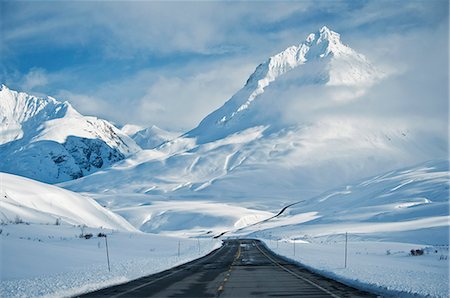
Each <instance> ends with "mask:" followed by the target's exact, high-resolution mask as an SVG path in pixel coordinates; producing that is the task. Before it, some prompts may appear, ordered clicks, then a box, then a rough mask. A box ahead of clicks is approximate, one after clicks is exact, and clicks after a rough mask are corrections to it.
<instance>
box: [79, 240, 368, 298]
mask: <svg viewBox="0 0 450 298" xmlns="http://www.w3.org/2000/svg"><path fill="white" fill-rule="evenodd" d="M219 296H220V297H375V296H374V295H372V294H369V293H366V292H362V291H359V290H356V289H354V288H351V287H348V286H346V285H343V284H341V283H338V282H336V281H334V280H331V279H327V278H325V277H322V276H320V275H317V274H313V273H311V272H310V271H308V270H306V269H303V268H301V267H298V266H297V265H294V264H291V263H288V262H286V261H285V260H283V259H281V258H279V257H277V256H275V255H274V254H273V253H272V252H270V251H269V250H267V249H266V248H265V246H264V245H262V243H261V242H260V241H258V240H252V239H236V240H225V241H224V245H223V246H222V247H221V248H219V249H217V250H215V251H213V252H212V253H210V254H209V255H207V256H205V257H203V258H200V259H197V260H195V261H192V262H190V263H186V264H183V265H181V266H178V267H175V268H172V269H169V270H166V271H164V272H161V273H158V274H154V275H150V276H147V277H142V278H140V279H137V280H134V281H131V282H128V283H125V284H122V285H117V286H113V287H110V288H106V289H102V290H99V291H96V292H92V293H88V294H86V295H83V296H82V297H219Z"/></svg>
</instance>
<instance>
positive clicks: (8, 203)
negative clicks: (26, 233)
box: [0, 173, 136, 231]
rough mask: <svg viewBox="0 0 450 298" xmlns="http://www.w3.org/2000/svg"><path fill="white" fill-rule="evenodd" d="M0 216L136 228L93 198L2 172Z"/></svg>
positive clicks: (7, 219) (12, 220)
mask: <svg viewBox="0 0 450 298" xmlns="http://www.w3.org/2000/svg"><path fill="white" fill-rule="evenodd" d="M0 184H1V185H0V220H1V222H2V223H3V224H8V223H19V222H25V223H37V224H52V225H54V224H56V221H57V220H58V222H59V224H63V225H64V224H70V225H87V226H89V227H96V228H99V227H103V228H108V229H115V230H124V231H136V230H135V229H134V228H133V226H131V225H130V224H129V223H128V222H127V221H126V220H124V219H123V218H122V217H120V216H118V215H116V214H114V213H113V212H111V211H109V210H107V209H105V208H103V207H101V206H100V205H99V204H98V203H96V202H95V201H94V200H93V199H91V198H88V197H85V196H82V195H79V194H77V193H74V192H71V191H68V190H65V189H61V188H59V187H56V186H53V185H48V184H45V183H41V182H37V181H34V180H31V179H28V178H24V177H20V176H16V175H11V174H5V173H0Z"/></svg>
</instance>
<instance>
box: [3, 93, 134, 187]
mask: <svg viewBox="0 0 450 298" xmlns="http://www.w3.org/2000/svg"><path fill="white" fill-rule="evenodd" d="M0 131H1V134H0V155H2V156H5V157H6V158H4V159H3V160H2V163H1V164H0V171H5V172H9V173H13V174H19V175H22V176H26V177H30V178H34V179H38V180H40V181H45V182H60V181H65V180H68V179H74V178H78V177H81V176H84V175H86V174H88V173H91V172H93V171H95V170H96V169H99V168H103V167H106V166H109V165H111V164H113V163H114V162H116V161H119V160H121V159H123V158H125V157H126V156H128V155H130V154H132V153H135V152H137V151H138V150H140V148H139V146H137V145H136V143H135V142H134V141H133V140H132V139H130V138H129V137H128V136H126V135H125V134H123V133H122V132H121V131H120V130H119V129H117V128H116V127H114V125H112V124H111V123H109V122H108V121H105V120H101V119H97V118H95V117H85V116H83V115H81V114H80V113H78V112H77V111H76V110H75V108H74V107H72V105H71V104H70V103H69V102H67V101H65V102H61V101H58V100H57V99H55V98H53V97H50V96H46V97H37V96H33V95H29V94H27V93H24V92H17V91H14V90H10V89H9V88H8V87H6V86H5V85H3V86H2V89H1V90H0Z"/></svg>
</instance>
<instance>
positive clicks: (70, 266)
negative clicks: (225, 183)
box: [0, 224, 221, 297]
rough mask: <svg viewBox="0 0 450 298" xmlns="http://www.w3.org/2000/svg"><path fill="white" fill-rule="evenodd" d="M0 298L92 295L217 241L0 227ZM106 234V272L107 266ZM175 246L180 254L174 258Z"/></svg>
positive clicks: (31, 226) (42, 227)
mask: <svg viewBox="0 0 450 298" xmlns="http://www.w3.org/2000/svg"><path fill="white" fill-rule="evenodd" d="M0 229H1V230H2V232H1V234H0V237H1V245H0V248H1V260H0V263H1V274H0V276H1V281H0V296H1V297H42V296H48V297H61V296H69V295H77V294H81V293H84V292H89V291H93V290H96V289H99V288H103V287H106V286H109V285H112V284H117V283H123V282H126V281H129V280H132V279H136V278H138V277H141V276H145V275H149V274H152V273H156V272H160V271H163V270H166V269H169V268H171V267H174V266H177V265H179V264H182V263H185V262H188V261H191V260H193V259H196V258H199V257H201V256H203V255H205V254H207V253H209V252H210V251H212V250H213V249H214V248H217V247H219V246H220V243H221V241H220V240H219V241H218V240H212V239H199V240H197V239H182V238H174V237H165V236H158V235H151V234H144V233H129V232H113V231H111V230H104V229H103V230H102V229H92V228H86V229H85V231H84V232H85V233H92V234H93V235H94V236H93V237H92V238H91V239H84V238H79V237H78V236H79V234H80V232H81V231H80V228H78V227H75V226H67V225H62V226H56V225H39V224H29V225H26V224H8V225H2V226H0ZM99 232H102V233H106V234H107V235H108V246H109V255H110V261H111V272H108V265H107V262H106V251H105V239H104V238H98V237H96V235H97V234H98V233H99ZM178 244H179V245H180V255H179V256H178Z"/></svg>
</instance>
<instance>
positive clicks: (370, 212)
mask: <svg viewBox="0 0 450 298" xmlns="http://www.w3.org/2000/svg"><path fill="white" fill-rule="evenodd" d="M448 175H449V165H448V162H447V161H433V162H427V163H424V164H420V165H417V166H414V167H409V168H404V169H399V170H397V171H391V172H388V173H385V174H381V175H377V176H374V177H370V178H366V179H361V180H360V181H357V182H356V183H354V184H351V185H347V186H345V187H341V188H337V189H333V190H330V191H327V192H325V193H324V194H322V195H320V196H317V197H315V198H311V199H308V200H303V201H301V202H299V203H298V204H295V205H293V206H291V207H290V208H287V209H286V211H285V212H284V213H283V214H281V215H280V216H279V217H277V218H274V219H272V220H269V221H266V222H261V223H259V224H256V225H253V226H249V227H247V228H244V229H239V230H235V231H232V232H231V233H230V235H231V236H234V237H253V238H259V239H262V240H263V241H264V242H265V243H266V244H267V246H268V247H269V248H270V249H272V250H273V251H274V252H275V253H277V254H279V255H282V256H285V257H287V258H289V259H293V260H295V261H298V262H299V263H301V264H303V265H306V266H307V267H309V268H311V269H312V270H314V271H317V272H320V273H322V274H324V275H327V276H329V277H331V278H334V279H338V280H340V281H342V282H344V283H347V284H350V285H354V286H356V287H359V288H363V289H367V290H369V291H372V292H376V293H380V294H382V295H388V296H426V297H448V295H449V258H448V255H449V232H450V216H449V201H448V198H449V196H448V194H449V192H448V189H449V185H448V177H449V176H448ZM347 232H348V265H347V268H344V262H345V261H344V260H345V257H344V256H345V254H344V252H345V234H346V233H347ZM412 249H414V250H417V249H419V250H423V252H424V254H423V255H420V256H412V255H411V250H412Z"/></svg>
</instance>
